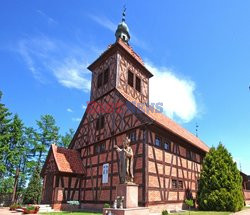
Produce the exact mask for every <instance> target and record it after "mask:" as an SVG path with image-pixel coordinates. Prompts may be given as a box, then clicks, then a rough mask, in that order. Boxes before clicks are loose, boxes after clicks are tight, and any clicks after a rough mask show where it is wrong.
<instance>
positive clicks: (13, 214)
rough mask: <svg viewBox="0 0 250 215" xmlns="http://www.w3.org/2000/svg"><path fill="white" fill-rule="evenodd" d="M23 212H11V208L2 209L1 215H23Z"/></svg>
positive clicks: (0, 210)
mask: <svg viewBox="0 0 250 215" xmlns="http://www.w3.org/2000/svg"><path fill="white" fill-rule="evenodd" d="M21 214H22V213H21V212H16V211H10V210H9V208H0V215H21Z"/></svg>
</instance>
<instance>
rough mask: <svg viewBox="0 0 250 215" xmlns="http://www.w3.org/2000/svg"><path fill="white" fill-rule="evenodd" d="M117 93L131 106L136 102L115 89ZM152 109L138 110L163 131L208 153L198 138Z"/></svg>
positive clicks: (205, 146)
mask: <svg viewBox="0 0 250 215" xmlns="http://www.w3.org/2000/svg"><path fill="white" fill-rule="evenodd" d="M117 91H118V92H119V93H120V94H121V95H122V96H123V97H124V98H125V99H126V100H128V101H129V102H130V103H132V104H133V103H134V102H135V101H136V100H135V99H134V98H132V97H131V96H129V95H128V94H126V93H124V92H123V91H122V90H120V89H117ZM133 105H134V104H133ZM145 105H146V106H147V107H152V106H150V105H148V104H146V103H145ZM134 106H135V107H136V108H137V109H138V110H140V109H139V108H138V107H137V106H136V105H134ZM152 108H153V109H154V111H143V110H140V111H141V112H143V113H144V114H145V115H147V116H148V117H150V118H151V119H152V120H153V121H155V122H156V123H158V124H160V125H161V126H163V127H164V128H165V129H168V130H170V131H171V132H173V133H175V134H177V135H178V136H180V137H182V138H183V139H185V140H186V141H188V142H189V143H191V144H192V145H195V146H196V147H198V148H200V149H202V150H204V151H206V152H208V151H209V147H208V146H207V145H206V144H205V143H204V142H203V141H202V140H201V139H200V138H198V137H196V136H195V135H194V134H193V133H191V132H190V131H188V130H187V129H185V128H183V127H182V126H181V125H179V124H178V123H177V122H175V121H174V120H172V119H170V118H169V117H167V116H166V115H164V114H163V113H159V112H156V111H155V110H156V109H155V108H154V107H152ZM159 118H161V119H159ZM164 120H165V121H164Z"/></svg>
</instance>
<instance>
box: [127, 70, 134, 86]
mask: <svg viewBox="0 0 250 215" xmlns="http://www.w3.org/2000/svg"><path fill="white" fill-rule="evenodd" d="M128 84H129V85H130V86H131V87H134V74H133V73H132V72H131V71H130V70H129V71H128Z"/></svg>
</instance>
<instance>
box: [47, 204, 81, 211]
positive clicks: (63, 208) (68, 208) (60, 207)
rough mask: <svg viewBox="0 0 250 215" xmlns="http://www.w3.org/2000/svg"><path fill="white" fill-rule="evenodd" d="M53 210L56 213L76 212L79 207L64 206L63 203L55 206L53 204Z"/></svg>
mask: <svg viewBox="0 0 250 215" xmlns="http://www.w3.org/2000/svg"><path fill="white" fill-rule="evenodd" d="M52 208H53V209H54V210H55V211H76V210H79V206H78V205H70V204H63V203H54V204H52Z"/></svg>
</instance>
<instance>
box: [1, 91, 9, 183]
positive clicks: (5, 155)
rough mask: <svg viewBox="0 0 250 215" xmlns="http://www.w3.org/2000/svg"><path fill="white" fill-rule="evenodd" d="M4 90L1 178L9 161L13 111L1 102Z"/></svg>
mask: <svg viewBox="0 0 250 215" xmlns="http://www.w3.org/2000/svg"><path fill="white" fill-rule="evenodd" d="M2 95H3V94H2V92H1V91H0V178H2V177H4V175H5V174H6V172H7V168H6V164H7V161H8V155H9V147H8V143H9V140H10V125H11V118H10V117H11V113H10V112H9V110H8V108H6V107H5V105H4V104H2V103H1V99H2Z"/></svg>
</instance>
